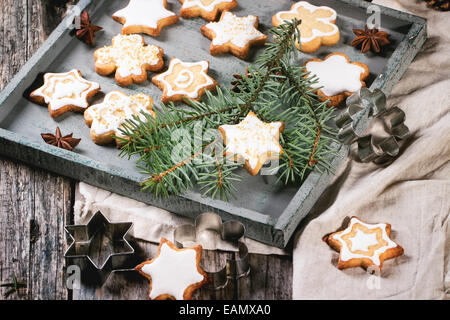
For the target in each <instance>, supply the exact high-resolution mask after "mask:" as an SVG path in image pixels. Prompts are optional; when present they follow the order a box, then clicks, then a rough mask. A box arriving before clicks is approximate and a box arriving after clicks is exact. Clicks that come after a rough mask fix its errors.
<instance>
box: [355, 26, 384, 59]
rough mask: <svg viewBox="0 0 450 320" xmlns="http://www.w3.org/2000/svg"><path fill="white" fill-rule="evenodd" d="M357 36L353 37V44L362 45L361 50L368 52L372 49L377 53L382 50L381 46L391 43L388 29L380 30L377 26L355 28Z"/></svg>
mask: <svg viewBox="0 0 450 320" xmlns="http://www.w3.org/2000/svg"><path fill="white" fill-rule="evenodd" d="M353 33H354V34H355V35H356V38H355V39H353V41H352V43H351V45H352V46H353V47H357V46H359V45H361V52H362V53H366V52H368V51H369V50H372V51H374V52H376V53H378V52H380V51H381V47H382V46H385V45H387V44H388V43H390V41H389V39H388V38H389V34H388V33H387V32H386V31H380V30H378V28H377V27H373V28H372V29H369V27H368V26H367V25H366V26H365V28H364V30H361V29H353Z"/></svg>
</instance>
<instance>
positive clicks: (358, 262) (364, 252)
mask: <svg viewBox="0 0 450 320" xmlns="http://www.w3.org/2000/svg"><path fill="white" fill-rule="evenodd" d="M390 235H391V225H390V224H388V223H378V224H369V223H365V222H362V221H361V220H359V219H358V218H357V217H352V218H351V219H350V222H349V224H348V226H347V228H346V229H345V230H343V231H338V232H334V233H331V234H330V235H327V236H325V237H324V241H325V242H326V243H328V245H329V246H330V247H332V248H333V249H335V250H336V251H338V252H340V254H339V262H338V268H339V269H346V268H353V267H363V268H366V269H367V268H369V267H371V266H375V267H377V268H379V270H381V268H382V266H383V262H384V261H385V260H388V259H392V258H395V257H398V256H401V255H402V254H403V248H402V247H401V246H399V245H398V244H396V243H395V242H394V241H392V240H391V239H390Z"/></svg>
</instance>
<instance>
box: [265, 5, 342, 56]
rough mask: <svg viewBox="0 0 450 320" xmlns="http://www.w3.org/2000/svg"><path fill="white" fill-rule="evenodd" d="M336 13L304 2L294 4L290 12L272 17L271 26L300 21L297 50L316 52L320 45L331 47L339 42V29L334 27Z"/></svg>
mask: <svg viewBox="0 0 450 320" xmlns="http://www.w3.org/2000/svg"><path fill="white" fill-rule="evenodd" d="M336 17H337V14H336V11H335V10H334V9H332V8H330V7H325V6H321V7H318V6H314V5H312V4H310V3H308V2H306V1H299V2H297V3H295V4H294V5H293V6H292V7H291V10H289V11H281V12H278V13H277V14H275V15H274V16H273V17H272V24H273V26H275V27H277V26H279V25H281V24H283V23H284V21H286V20H293V19H294V18H297V20H299V21H301V24H300V25H299V26H298V28H299V30H300V42H301V45H300V44H299V43H296V45H297V48H298V49H300V50H301V51H303V52H314V51H317V50H318V49H319V48H320V46H321V45H325V46H332V45H335V44H336V43H338V42H339V37H340V34H339V28H338V27H337V26H336Z"/></svg>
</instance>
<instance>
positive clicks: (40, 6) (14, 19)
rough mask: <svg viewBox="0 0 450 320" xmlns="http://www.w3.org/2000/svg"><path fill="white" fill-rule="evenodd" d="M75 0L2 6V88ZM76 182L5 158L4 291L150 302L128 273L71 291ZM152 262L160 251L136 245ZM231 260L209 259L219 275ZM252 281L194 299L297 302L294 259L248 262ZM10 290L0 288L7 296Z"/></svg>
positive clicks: (1, 203) (9, 1)
mask: <svg viewBox="0 0 450 320" xmlns="http://www.w3.org/2000/svg"><path fill="white" fill-rule="evenodd" d="M75 2H76V0H69V1H66V0H2V5H1V7H0V44H1V46H0V88H3V87H4V86H5V85H6V84H7V83H8V81H9V80H10V79H11V78H12V77H13V76H14V74H15V73H16V72H17V71H18V70H19V69H20V67H21V66H22V65H23V64H24V63H25V62H26V61H27V60H28V59H29V58H30V57H31V56H32V55H33V53H34V52H35V51H36V49H37V48H38V47H39V46H40V45H41V43H42V42H43V41H44V40H45V38H46V37H47V36H48V35H49V34H50V32H51V31H52V30H53V28H54V27H55V26H56V25H57V24H58V23H59V22H60V21H61V18H62V16H63V15H64V13H65V11H66V9H67V5H68V4H71V3H75ZM75 184H76V181H74V180H71V179H69V178H66V177H61V176H57V175H55V174H53V173H50V172H47V171H44V170H41V169H37V168H33V167H29V166H27V165H24V164H21V163H18V162H16V161H11V160H9V159H5V158H1V157H0V283H7V282H11V281H12V279H13V276H16V277H17V279H18V280H23V281H25V282H26V283H27V289H26V290H22V291H21V292H19V294H16V293H14V294H12V295H10V296H9V299H74V300H75V299H146V297H147V293H148V282H147V280H145V279H144V278H143V277H141V276H139V275H137V274H134V273H131V272H128V273H119V274H114V275H113V276H111V277H109V279H108V281H107V282H106V283H105V285H104V286H103V287H101V288H96V287H89V286H87V285H83V286H82V288H81V289H79V290H68V289H67V287H66V285H65V277H66V272H65V271H66V270H65V266H64V257H63V255H64V252H65V250H66V248H67V245H68V239H67V236H66V234H65V231H64V226H65V225H66V224H70V223H73V212H72V208H73V202H74V193H75ZM136 246H137V248H136V250H137V251H138V252H140V254H142V255H143V256H147V257H149V258H150V257H153V255H154V254H155V252H156V249H157V246H156V245H155V244H152V243H148V242H144V241H136ZM226 255H227V253H218V252H209V251H208V252H206V253H205V264H206V265H209V266H211V268H214V266H216V265H218V264H220V262H221V261H222V259H224V257H226ZM250 265H251V268H252V269H251V273H250V276H249V277H247V278H244V279H241V280H240V281H239V282H238V283H234V284H231V285H230V286H228V287H227V288H226V289H225V290H220V291H214V292H212V291H209V290H203V289H202V290H199V291H197V293H196V295H195V298H196V299H275V300H277V299H291V297H292V259H291V257H286V256H266V255H258V254H251V255H250ZM4 292H6V289H4V288H1V293H2V295H1V296H0V299H2V298H3V293H4Z"/></svg>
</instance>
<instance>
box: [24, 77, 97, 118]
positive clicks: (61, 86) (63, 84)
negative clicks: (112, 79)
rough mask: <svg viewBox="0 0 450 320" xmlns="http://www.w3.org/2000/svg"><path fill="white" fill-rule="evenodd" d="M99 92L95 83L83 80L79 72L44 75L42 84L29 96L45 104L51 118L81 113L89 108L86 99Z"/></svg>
mask: <svg viewBox="0 0 450 320" xmlns="http://www.w3.org/2000/svg"><path fill="white" fill-rule="evenodd" d="M98 91H100V85H99V84H98V83H97V82H91V81H87V80H85V79H83V77H82V76H81V72H80V71H79V70H76V69H73V70H71V71H69V72H63V73H46V74H45V75H44V84H43V85H42V86H41V87H40V88H38V89H36V90H34V91H33V92H32V93H31V94H30V99H31V100H32V101H34V102H36V103H39V104H47V105H48V111H49V113H50V116H51V117H52V118H56V117H59V116H61V115H62V114H64V113H66V112H67V111H75V112H83V111H84V110H85V109H86V108H87V107H89V103H88V99H89V98H91V97H93V96H94V95H95V94H96V93H97V92H98Z"/></svg>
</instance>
